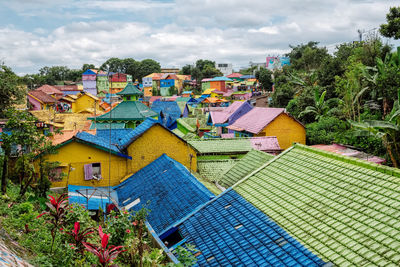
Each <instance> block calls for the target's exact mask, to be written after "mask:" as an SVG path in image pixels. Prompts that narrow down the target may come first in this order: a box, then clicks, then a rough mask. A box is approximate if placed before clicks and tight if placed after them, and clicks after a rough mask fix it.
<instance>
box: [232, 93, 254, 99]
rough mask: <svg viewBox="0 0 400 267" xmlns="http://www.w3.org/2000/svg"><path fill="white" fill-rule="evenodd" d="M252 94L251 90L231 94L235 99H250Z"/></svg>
mask: <svg viewBox="0 0 400 267" xmlns="http://www.w3.org/2000/svg"><path fill="white" fill-rule="evenodd" d="M251 96H252V93H251V92H250V91H236V92H232V94H231V98H232V99H233V100H249V99H250V98H251Z"/></svg>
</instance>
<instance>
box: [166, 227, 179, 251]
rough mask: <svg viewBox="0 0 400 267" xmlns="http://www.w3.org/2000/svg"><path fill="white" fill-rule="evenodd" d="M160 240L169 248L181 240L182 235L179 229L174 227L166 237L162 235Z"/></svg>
mask: <svg viewBox="0 0 400 267" xmlns="http://www.w3.org/2000/svg"><path fill="white" fill-rule="evenodd" d="M161 240H162V242H163V243H164V245H165V246H166V247H168V248H171V247H173V246H174V245H176V244H178V243H180V242H182V240H183V237H182V235H181V233H180V232H179V230H178V229H177V228H176V229H172V231H171V232H170V233H169V234H168V235H167V236H166V237H163V238H162V239H161Z"/></svg>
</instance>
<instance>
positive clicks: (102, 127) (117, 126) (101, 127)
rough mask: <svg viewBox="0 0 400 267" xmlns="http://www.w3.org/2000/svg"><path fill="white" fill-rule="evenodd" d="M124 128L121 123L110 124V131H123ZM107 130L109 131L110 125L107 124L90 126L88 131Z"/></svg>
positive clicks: (123, 124)
mask: <svg viewBox="0 0 400 267" xmlns="http://www.w3.org/2000/svg"><path fill="white" fill-rule="evenodd" d="M124 128H125V123H123V122H113V123H111V129H124ZM94 129H97V130H107V129H110V124H109V123H96V124H95V123H94V122H92V124H91V125H90V130H94Z"/></svg>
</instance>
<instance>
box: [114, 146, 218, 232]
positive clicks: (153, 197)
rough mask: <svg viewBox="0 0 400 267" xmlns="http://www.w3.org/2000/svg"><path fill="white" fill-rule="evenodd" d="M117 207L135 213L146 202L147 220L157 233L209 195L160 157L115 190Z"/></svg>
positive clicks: (174, 164)
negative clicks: (132, 204) (148, 211)
mask: <svg viewBox="0 0 400 267" xmlns="http://www.w3.org/2000/svg"><path fill="white" fill-rule="evenodd" d="M115 190H116V192H117V194H118V201H119V205H120V206H121V207H124V206H127V205H130V204H131V203H133V202H136V203H134V204H136V205H134V206H131V207H130V209H131V210H139V209H141V208H142V207H143V205H146V203H148V204H149V205H148V208H149V209H150V210H151V212H150V213H149V216H148V217H147V220H148V221H149V223H150V224H151V226H152V227H153V228H154V230H155V231H156V233H157V234H160V233H161V232H163V231H165V230H167V229H168V227H169V226H170V225H172V224H173V223H174V222H176V221H178V220H180V219H182V218H184V217H185V216H187V215H188V214H189V213H191V212H192V211H193V210H194V209H196V208H197V207H199V206H200V205H203V204H204V203H206V202H207V201H208V200H209V199H210V198H212V197H213V194H212V193H211V192H210V191H209V190H208V189H207V188H206V187H205V186H204V185H202V184H201V183H200V182H199V181H197V179H196V178H195V177H194V176H193V175H191V174H190V172H189V171H188V170H187V169H186V168H185V167H184V166H183V165H182V164H180V163H179V162H177V161H175V160H173V159H171V158H169V157H168V156H167V155H165V154H163V155H162V156H161V157H159V158H158V159H156V160H155V161H153V162H152V163H150V164H149V165H147V166H146V167H144V168H143V169H141V170H139V171H138V172H137V173H135V174H134V175H132V176H131V177H130V178H128V179H127V180H125V181H124V182H122V183H121V184H120V185H119V186H117V187H116V188H115Z"/></svg>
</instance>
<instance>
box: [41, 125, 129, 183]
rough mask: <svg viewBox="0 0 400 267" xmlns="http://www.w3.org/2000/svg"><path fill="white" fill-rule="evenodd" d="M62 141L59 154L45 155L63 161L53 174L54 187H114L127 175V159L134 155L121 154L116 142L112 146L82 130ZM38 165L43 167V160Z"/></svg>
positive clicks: (49, 158)
mask: <svg viewBox="0 0 400 267" xmlns="http://www.w3.org/2000/svg"><path fill="white" fill-rule="evenodd" d="M63 138H64V141H63ZM60 140H61V142H60V143H59V144H58V145H57V146H56V150H57V153H56V154H47V155H45V156H44V160H46V161H49V162H59V163H60V167H58V168H57V169H56V170H55V171H54V173H53V174H52V176H51V177H50V181H51V182H52V185H51V186H52V187H67V186H68V185H70V184H71V185H80V186H96V187H97V186H109V185H111V186H114V185H117V184H119V183H120V180H121V179H122V178H123V177H125V176H126V175H127V161H130V159H131V157H129V156H127V155H126V154H123V153H121V151H120V150H119V148H118V147H117V146H116V145H114V144H111V145H110V144H109V143H110V142H109V140H107V139H104V138H102V137H99V136H95V135H92V134H90V133H87V132H78V131H72V133H71V134H70V135H66V136H62V137H61V139H60ZM35 166H36V170H39V167H38V166H39V159H38V160H37V161H36V162H35ZM60 174H62V175H60ZM110 175H111V176H110Z"/></svg>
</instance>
